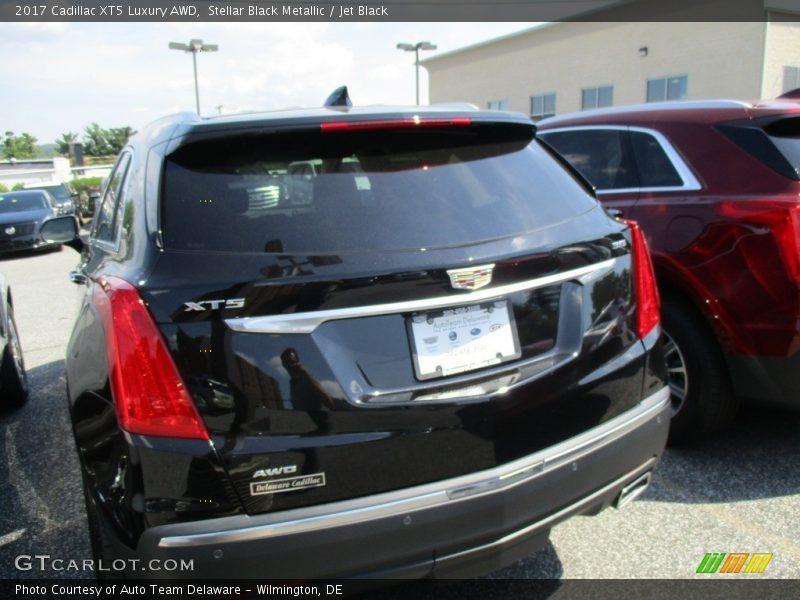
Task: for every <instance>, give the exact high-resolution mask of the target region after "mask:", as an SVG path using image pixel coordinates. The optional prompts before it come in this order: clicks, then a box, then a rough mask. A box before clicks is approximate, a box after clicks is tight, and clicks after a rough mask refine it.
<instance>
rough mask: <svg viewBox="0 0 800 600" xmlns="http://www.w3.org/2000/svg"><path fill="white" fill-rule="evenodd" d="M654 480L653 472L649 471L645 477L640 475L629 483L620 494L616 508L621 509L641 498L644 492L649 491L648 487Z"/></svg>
mask: <svg viewBox="0 0 800 600" xmlns="http://www.w3.org/2000/svg"><path fill="white" fill-rule="evenodd" d="M652 479H653V472H652V471H648V472H647V473H644V474H643V475H639V477H637V478H636V479H634V480H633V481H631V482H630V483H628V484H627V485H626V486H625V487H623V488H622V490H621V491H620V493H619V496H617V500H616V502H615V503H614V508H617V509H620V508H622V507H623V506H625V505H626V504H628V503H629V502H631V501H632V500H635V499H636V498H638V497H639V496H641V495H642V494H643V493H644V491H645V490H646V489H647V486H648V485H650V482H651V481H652Z"/></svg>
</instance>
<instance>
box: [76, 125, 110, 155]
mask: <svg viewBox="0 0 800 600" xmlns="http://www.w3.org/2000/svg"><path fill="white" fill-rule="evenodd" d="M83 151H84V153H86V154H88V155H89V156H107V155H109V154H112V152H111V147H110V146H109V145H108V141H107V139H106V131H105V130H104V129H103V128H102V127H100V125H98V124H97V123H92V124H91V125H88V126H87V127H86V128H85V129H84V130H83Z"/></svg>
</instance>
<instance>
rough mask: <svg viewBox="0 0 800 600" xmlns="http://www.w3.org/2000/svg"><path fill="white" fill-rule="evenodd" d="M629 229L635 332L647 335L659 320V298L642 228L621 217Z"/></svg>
mask: <svg viewBox="0 0 800 600" xmlns="http://www.w3.org/2000/svg"><path fill="white" fill-rule="evenodd" d="M623 221H624V222H625V223H626V224H627V225H628V226H629V227H630V229H631V238H632V241H633V285H634V293H635V294H636V333H637V334H638V335H639V337H640V338H641V339H644V338H645V337H647V336H648V335H649V334H650V333H651V332H652V331H653V329H655V328H656V327H658V325H659V323H660V322H661V300H660V298H659V295H658V286H657V285H656V275H655V271H654V270H653V261H652V259H651V258H650V250H649V249H648V247H647V240H646V239H645V237H644V232H643V231H642V228H641V227H639V224H638V223H637V222H636V221H630V220H628V219H623Z"/></svg>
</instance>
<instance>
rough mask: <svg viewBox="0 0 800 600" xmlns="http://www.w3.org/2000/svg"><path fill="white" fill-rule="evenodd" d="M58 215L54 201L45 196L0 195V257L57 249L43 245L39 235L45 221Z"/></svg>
mask: <svg viewBox="0 0 800 600" xmlns="http://www.w3.org/2000/svg"><path fill="white" fill-rule="evenodd" d="M59 214H60V212H59V209H58V208H57V206H56V201H55V198H53V196H51V195H50V194H49V193H48V192H45V191H41V190H20V191H16V192H0V254H2V253H4V252H17V251H20V250H38V249H45V248H59V245H58V244H52V243H50V242H45V241H44V240H43V239H42V236H41V235H40V233H39V230H40V229H41V227H42V224H43V223H44V222H45V221H47V220H48V219H52V218H53V217H56V216H58V215H59ZM68 218H70V219H74V218H75V217H68Z"/></svg>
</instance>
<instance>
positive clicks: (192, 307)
mask: <svg viewBox="0 0 800 600" xmlns="http://www.w3.org/2000/svg"><path fill="white" fill-rule="evenodd" d="M183 306H184V307H185V308H184V310H185V311H186V312H194V311H200V312H202V311H204V310H219V309H220V308H244V298H228V299H227V300H201V301H200V302H184V303H183Z"/></svg>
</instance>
